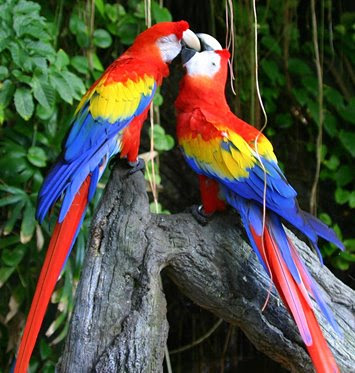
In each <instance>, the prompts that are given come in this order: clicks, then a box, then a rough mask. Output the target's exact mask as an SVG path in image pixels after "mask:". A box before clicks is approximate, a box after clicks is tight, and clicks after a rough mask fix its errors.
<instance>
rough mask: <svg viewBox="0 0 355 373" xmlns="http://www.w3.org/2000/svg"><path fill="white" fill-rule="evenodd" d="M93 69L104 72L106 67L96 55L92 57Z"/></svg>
mask: <svg viewBox="0 0 355 373" xmlns="http://www.w3.org/2000/svg"><path fill="white" fill-rule="evenodd" d="M92 67H93V68H94V69H95V70H97V71H104V67H103V66H102V63H101V61H100V59H99V57H98V56H97V54H96V53H93V55H92Z"/></svg>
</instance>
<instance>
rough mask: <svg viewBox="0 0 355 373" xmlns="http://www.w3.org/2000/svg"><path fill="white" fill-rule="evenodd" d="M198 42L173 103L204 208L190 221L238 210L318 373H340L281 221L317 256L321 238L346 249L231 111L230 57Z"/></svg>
mask: <svg viewBox="0 0 355 373" xmlns="http://www.w3.org/2000/svg"><path fill="white" fill-rule="evenodd" d="M197 35H198V36H199V38H200V41H201V43H202V45H204V47H203V49H204V50H203V51H202V52H196V51H194V50H191V49H189V48H186V49H183V50H182V52H181V56H182V61H183V64H184V66H185V68H186V75H185V76H184V78H183V79H182V81H181V83H180V90H179V95H178V98H177V100H176V102H175V106H176V109H177V137H178V142H179V144H180V146H181V148H182V151H183V154H184V157H185V159H186V161H187V163H188V164H189V165H190V166H191V168H192V169H193V170H194V171H195V172H196V173H197V174H198V175H199V182H200V191H201V199H202V206H200V207H199V209H197V210H194V214H195V215H197V216H196V217H198V218H199V220H201V219H204V218H206V216H208V215H210V214H212V213H213V212H214V211H217V210H223V209H224V208H225V206H226V203H227V204H229V205H231V206H232V207H233V208H234V209H236V210H237V211H238V213H239V214H240V216H241V220H242V223H243V225H244V228H245V230H246V233H247V236H248V238H249V241H250V243H251V246H252V247H253V249H254V251H255V253H256V255H257V256H258V258H259V260H260V262H261V264H262V265H263V267H264V268H265V271H266V272H267V273H268V274H269V276H270V277H271V279H272V281H273V282H274V284H275V286H276V288H277V289H278V291H279V294H280V296H281V298H282V299H283V301H284V303H285V304H286V305H287V307H288V308H289V310H290V311H291V314H292V315H293V318H294V319H295V322H296V324H297V326H298V329H299V331H300V334H301V336H302V339H303V341H304V343H305V344H306V346H307V349H308V351H309V354H310V356H311V358H312V360H313V364H314V366H315V368H316V370H317V372H333V373H334V372H338V371H339V370H338V367H337V365H336V362H335V360H334V357H333V355H332V353H331V351H330V349H329V347H328V345H327V343H326V341H325V339H324V337H323V334H322V332H321V330H320V327H319V324H318V322H317V320H316V317H315V314H314V311H313V306H312V302H311V300H310V298H309V294H311V295H312V296H313V297H314V298H315V300H316V301H317V303H318V305H319V307H320V309H321V310H322V312H323V314H324V315H325V317H326V318H327V320H328V321H329V322H330V323H331V325H332V326H333V327H334V329H335V330H336V331H338V332H339V333H340V331H339V327H338V325H337V323H336V321H335V320H334V318H333V315H332V313H331V311H330V310H329V308H328V306H327V305H326V303H325V302H324V300H323V299H322V296H321V294H320V293H319V291H318V289H317V286H316V284H315V282H314V280H313V279H312V277H311V275H310V274H309V272H308V270H307V268H306V267H305V265H304V264H303V262H302V260H301V258H300V256H299V254H298V253H297V251H296V248H295V246H294V245H293V243H292V241H291V240H290V239H289V237H288V236H287V234H286V232H285V230H284V227H283V225H282V220H285V221H287V222H289V223H290V224H292V225H293V226H294V227H295V228H297V229H298V230H299V231H301V232H302V233H303V234H305V235H306V236H307V237H308V238H309V239H310V241H311V243H312V245H313V246H314V247H315V248H316V250H317V252H318V254H319V249H318V247H317V240H318V237H322V238H324V239H326V240H327V241H329V242H332V243H334V244H335V245H336V246H338V247H339V248H340V249H344V247H343V244H342V243H341V242H340V241H339V239H338V238H337V237H336V235H335V233H334V232H333V231H332V230H331V229H330V228H328V227H327V226H326V225H325V224H323V223H322V222H320V221H319V220H318V219H317V218H315V217H314V216H312V215H310V214H308V213H306V212H304V211H302V210H301V209H300V208H299V206H298V204H297V200H296V195H297V193H296V191H295V190H294V189H293V188H292V187H291V185H290V184H289V183H288V182H287V180H286V178H285V176H284V174H283V173H282V171H281V169H280V168H279V166H278V164H277V159H276V156H275V154H274V152H273V147H272V145H271V143H270V142H269V140H268V139H267V138H266V137H265V136H264V135H263V134H262V133H260V132H259V131H258V130H257V129H256V128H255V127H253V126H251V125H249V124H248V123H246V122H244V121H242V120H241V119H239V118H238V117H237V116H236V115H235V114H233V113H232V112H231V110H230V108H229V106H228V104H227V101H226V98H225V94H224V91H225V84H226V78H227V70H228V69H227V67H228V59H229V57H230V54H229V52H228V51H227V50H222V47H221V46H220V44H219V43H218V41H217V40H216V39H214V38H212V37H211V36H210V35H206V34H200V35H199V34H197ZM264 179H265V181H264ZM264 183H266V185H264ZM264 187H265V188H266V194H265V195H264ZM264 201H265V205H266V213H265V218H263V204H264ZM319 255H320V254H319Z"/></svg>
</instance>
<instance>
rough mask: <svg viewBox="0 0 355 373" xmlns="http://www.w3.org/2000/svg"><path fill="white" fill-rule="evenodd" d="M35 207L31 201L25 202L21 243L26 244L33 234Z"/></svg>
mask: <svg viewBox="0 0 355 373" xmlns="http://www.w3.org/2000/svg"><path fill="white" fill-rule="evenodd" d="M35 211H36V210H35V208H34V206H33V205H32V203H31V202H27V203H26V206H25V210H24V213H23V218H22V224H21V232H20V240H21V243H23V244H26V243H27V242H29V241H30V240H31V238H32V236H33V232H34V230H35V227H36V219H35Z"/></svg>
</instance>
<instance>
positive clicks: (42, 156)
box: [27, 146, 47, 167]
mask: <svg viewBox="0 0 355 373" xmlns="http://www.w3.org/2000/svg"><path fill="white" fill-rule="evenodd" d="M27 159H28V160H29V161H30V162H31V163H32V164H33V165H34V166H37V167H46V162H47V155H46V153H45V151H44V150H43V149H42V148H39V147H38V146H32V147H31V148H29V149H28V153H27Z"/></svg>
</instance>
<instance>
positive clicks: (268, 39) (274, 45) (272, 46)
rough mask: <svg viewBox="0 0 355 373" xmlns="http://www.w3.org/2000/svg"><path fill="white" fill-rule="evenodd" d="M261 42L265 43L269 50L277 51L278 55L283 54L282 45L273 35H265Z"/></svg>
mask: <svg viewBox="0 0 355 373" xmlns="http://www.w3.org/2000/svg"><path fill="white" fill-rule="evenodd" d="M261 44H263V45H264V46H265V47H266V48H267V49H268V50H269V51H271V52H273V53H275V54H276V55H277V56H281V55H282V52H281V47H280V46H279V42H278V41H277V40H276V39H274V38H273V37H272V36H269V35H268V36H264V37H263V38H262V39H261Z"/></svg>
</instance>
